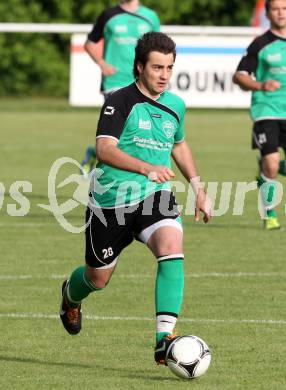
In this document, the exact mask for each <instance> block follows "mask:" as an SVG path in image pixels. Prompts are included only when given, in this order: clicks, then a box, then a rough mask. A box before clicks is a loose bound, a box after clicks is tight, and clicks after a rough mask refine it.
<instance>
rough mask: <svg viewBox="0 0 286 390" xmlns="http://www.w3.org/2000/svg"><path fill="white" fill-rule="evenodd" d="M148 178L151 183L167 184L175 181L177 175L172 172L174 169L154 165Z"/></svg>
mask: <svg viewBox="0 0 286 390" xmlns="http://www.w3.org/2000/svg"><path fill="white" fill-rule="evenodd" d="M147 177H148V179H149V180H150V181H155V182H156V183H165V182H167V181H170V180H171V179H173V178H174V177H175V173H174V172H173V171H172V169H170V168H168V167H165V166H163V165H153V166H152V167H151V169H150V171H149V172H148V174H147Z"/></svg>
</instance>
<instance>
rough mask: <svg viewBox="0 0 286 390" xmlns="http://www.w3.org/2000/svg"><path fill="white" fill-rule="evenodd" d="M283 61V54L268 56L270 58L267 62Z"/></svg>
mask: <svg viewBox="0 0 286 390" xmlns="http://www.w3.org/2000/svg"><path fill="white" fill-rule="evenodd" d="M281 60H282V55H281V53H276V54H268V56H267V61H268V62H279V61H281Z"/></svg>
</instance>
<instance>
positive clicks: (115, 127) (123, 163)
mask: <svg viewBox="0 0 286 390" xmlns="http://www.w3.org/2000/svg"><path fill="white" fill-rule="evenodd" d="M132 108H133V102H132V99H131V101H130V97H129V87H126V88H122V89H120V90H119V91H116V92H114V93H113V94H111V95H110V96H109V98H108V99H107V100H106V101H105V103H104V105H103V107H102V109H101V113H100V117H99V121H98V127H97V133H96V157H97V159H98V161H100V162H102V163H104V164H107V165H110V166H112V167H114V168H117V169H121V170H125V171H130V172H135V173H138V174H141V175H144V176H147V177H148V178H149V180H151V181H155V182H156V183H164V182H166V181H169V180H171V179H172V178H173V177H174V176H175V174H174V172H173V171H172V170H171V169H170V168H168V167H166V166H162V165H152V164H150V163H149V162H148V161H143V160H141V159H140V158H138V157H137V156H136V157H134V156H131V155H129V154H128V153H126V152H125V151H124V150H122V149H121V148H119V147H118V142H119V139H120V137H121V134H122V132H123V129H124V126H125V124H126V121H127V119H128V117H129V114H130V112H131V110H132ZM139 157H140V156H139Z"/></svg>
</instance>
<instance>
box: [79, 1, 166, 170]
mask: <svg viewBox="0 0 286 390" xmlns="http://www.w3.org/2000/svg"><path fill="white" fill-rule="evenodd" d="M159 30H160V21H159V18H158V16H157V14H156V13H155V12H154V11H153V10H151V9H149V8H147V7H144V6H143V5H141V3H140V2H139V0H120V1H119V3H118V5H117V6H115V7H112V8H108V9H106V10H105V11H103V12H102V14H101V15H100V16H99V18H98V19H97V21H96V23H95V25H94V26H93V29H92V31H91V32H90V34H89V35H88V40H87V42H86V44H85V49H86V51H87V53H88V54H89V55H90V57H91V58H92V60H93V61H94V62H95V63H96V64H97V65H98V66H99V67H100V70H101V73H102V83H101V92H102V93H103V96H104V99H106V98H107V96H108V95H110V94H111V93H112V92H114V91H116V90H117V89H119V88H122V87H125V86H127V85H129V84H130V83H132V82H133V81H134V76H133V61H134V56H135V52H134V49H135V46H136V43H137V40H138V38H140V37H141V36H142V35H143V34H145V33H146V32H149V31H159ZM95 160H96V155H95V148H94V146H88V147H87V149H86V152H85V158H84V160H83V161H82V163H81V167H82V173H83V174H84V175H85V176H87V177H88V176H89V173H90V172H91V171H92V169H93V166H94V164H95Z"/></svg>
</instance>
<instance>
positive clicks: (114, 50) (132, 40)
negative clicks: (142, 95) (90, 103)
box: [88, 6, 160, 92]
mask: <svg viewBox="0 0 286 390" xmlns="http://www.w3.org/2000/svg"><path fill="white" fill-rule="evenodd" d="M159 30H160V21H159V19H158V16H157V14H156V13H155V12H154V11H152V10H151V9H149V8H147V7H143V6H139V8H138V9H137V11H136V12H134V13H131V12H127V11H125V10H123V9H122V8H121V7H120V6H116V7H113V8H109V9H107V10H106V11H104V12H103V13H102V14H101V15H100V16H99V18H98V20H97V23H96V24H95V25H94V27H93V30H92V31H91V33H90V34H89V35H88V40H90V41H92V42H98V41H100V39H102V38H103V39H104V54H103V56H104V60H105V61H106V62H107V63H109V64H111V65H112V66H114V67H115V68H116V73H115V74H114V75H112V76H108V77H103V79H102V89H103V91H105V92H109V91H112V90H114V89H118V88H121V87H125V86H127V85H129V84H130V83H132V82H133V81H134V77H133V61H134V56H135V51H134V49H135V46H136V43H137V40H138V38H140V37H141V35H143V34H144V33H146V32H149V31H159Z"/></svg>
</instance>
